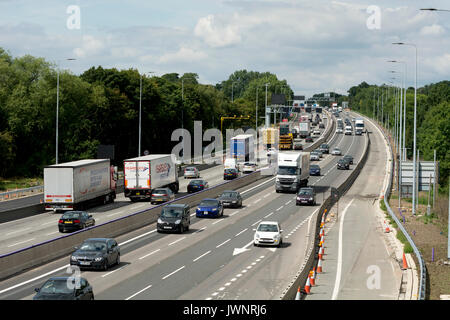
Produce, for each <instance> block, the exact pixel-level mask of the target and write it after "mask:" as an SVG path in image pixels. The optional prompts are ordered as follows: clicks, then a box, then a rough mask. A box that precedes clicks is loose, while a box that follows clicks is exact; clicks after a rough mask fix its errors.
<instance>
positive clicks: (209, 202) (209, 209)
mask: <svg viewBox="0 0 450 320" xmlns="http://www.w3.org/2000/svg"><path fill="white" fill-rule="evenodd" d="M195 215H196V217H197V218H203V217H222V216H223V205H222V202H220V200H218V199H203V200H202V202H200V204H199V205H198V207H197V210H196V211H195Z"/></svg>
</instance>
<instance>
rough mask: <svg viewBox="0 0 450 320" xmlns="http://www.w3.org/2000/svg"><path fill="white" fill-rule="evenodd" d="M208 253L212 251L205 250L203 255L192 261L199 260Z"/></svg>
mask: <svg viewBox="0 0 450 320" xmlns="http://www.w3.org/2000/svg"><path fill="white" fill-rule="evenodd" d="M208 253H211V250H209V251H207V252H205V253H204V254H202V255H201V256H198V257H197V258H195V259H194V260H192V262H195V261H197V260H199V259H201V258H203V257H204V256H206V255H207V254H208Z"/></svg>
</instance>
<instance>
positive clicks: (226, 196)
mask: <svg viewBox="0 0 450 320" xmlns="http://www.w3.org/2000/svg"><path fill="white" fill-rule="evenodd" d="M218 200H219V201H220V202H222V205H223V206H224V207H234V208H241V207H242V196H241V194H240V193H239V192H238V191H234V190H225V191H224V192H223V193H222V194H221V195H220V197H219V198H218Z"/></svg>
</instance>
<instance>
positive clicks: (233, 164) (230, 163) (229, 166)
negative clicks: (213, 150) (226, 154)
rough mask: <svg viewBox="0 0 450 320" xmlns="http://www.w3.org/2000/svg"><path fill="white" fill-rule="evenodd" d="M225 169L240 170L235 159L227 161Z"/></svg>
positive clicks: (224, 165)
mask: <svg viewBox="0 0 450 320" xmlns="http://www.w3.org/2000/svg"><path fill="white" fill-rule="evenodd" d="M223 169H224V170H226V169H236V170H238V164H237V160H236V159H235V158H228V159H225V163H224V164H223Z"/></svg>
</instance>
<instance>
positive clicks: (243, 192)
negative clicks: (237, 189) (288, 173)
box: [241, 177, 276, 194]
mask: <svg viewBox="0 0 450 320" xmlns="http://www.w3.org/2000/svg"><path fill="white" fill-rule="evenodd" d="M275 178H276V177H273V178H270V179H269V180H267V181H264V182H263V183H260V184H258V185H256V186H254V187H253V188H250V189H247V190H245V191H242V192H241V194H245V193H247V192H249V191H252V190H253V189H256V188H258V187H260V186H262V185H263V184H266V183H268V182H270V181H272V180H274V179H275ZM274 192H275V191H274Z"/></svg>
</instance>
